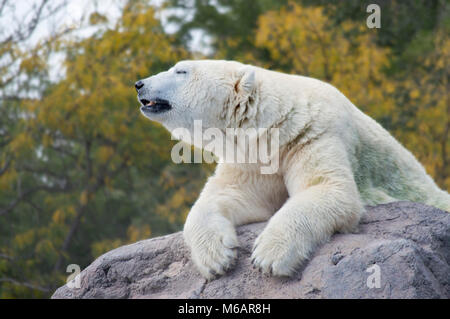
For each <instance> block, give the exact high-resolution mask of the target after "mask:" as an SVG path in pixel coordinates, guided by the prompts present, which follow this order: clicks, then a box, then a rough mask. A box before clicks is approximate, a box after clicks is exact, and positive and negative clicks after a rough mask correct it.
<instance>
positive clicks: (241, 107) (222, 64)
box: [135, 60, 257, 132]
mask: <svg viewBox="0 0 450 319" xmlns="http://www.w3.org/2000/svg"><path fill="white" fill-rule="evenodd" d="M255 69H256V68H255V67H253V66H249V65H244V64H241V63H239V62H235V61H218V60H199V61H181V62H178V63H177V64H176V65H175V66H173V67H172V68H171V69H169V70H168V71H165V72H161V73H159V74H156V75H153V76H151V77H148V78H146V79H143V80H140V81H138V82H136V84H135V87H136V90H137V92H138V100H139V102H140V103H141V112H142V114H143V115H144V116H145V117H147V118H149V119H151V120H153V121H157V122H160V123H161V124H163V125H164V126H165V127H166V128H167V129H168V130H169V131H170V132H172V131H173V130H175V129H177V128H185V129H187V130H189V131H190V132H192V131H193V125H194V121H195V120H201V121H202V126H203V128H204V129H207V128H218V129H220V130H224V129H225V128H228V127H233V128H237V127H242V128H247V127H252V126H254V123H252V121H253V119H254V117H255V113H256V110H255V107H252V106H254V104H255V103H256V91H257V85H256V83H257V81H256V79H255Z"/></svg>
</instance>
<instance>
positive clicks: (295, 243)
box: [140, 61, 450, 278]
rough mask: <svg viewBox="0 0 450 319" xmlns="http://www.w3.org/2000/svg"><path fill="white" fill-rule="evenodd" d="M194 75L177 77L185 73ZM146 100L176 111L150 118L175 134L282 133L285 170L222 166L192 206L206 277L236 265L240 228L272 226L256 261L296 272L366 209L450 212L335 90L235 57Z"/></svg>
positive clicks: (160, 82) (202, 65) (276, 270)
mask: <svg viewBox="0 0 450 319" xmlns="http://www.w3.org/2000/svg"><path fill="white" fill-rule="evenodd" d="M180 69H181V70H183V71H186V72H187V73H186V74H177V73H176V72H175V71H176V70H180ZM143 82H144V83H145V88H144V89H143V91H142V93H140V96H141V98H142V97H146V98H148V99H150V98H155V97H161V98H165V99H167V100H169V101H170V102H171V104H172V106H173V109H172V110H170V111H168V112H166V113H162V114H155V115H149V114H145V115H146V116H147V117H149V118H151V119H152V120H156V121H159V122H161V123H162V124H163V125H164V126H165V127H166V128H167V129H169V130H170V131H172V130H173V129H175V128H178V127H185V128H187V129H189V130H192V125H193V120H196V119H201V120H203V125H204V127H205V128H208V127H216V128H219V129H222V130H224V129H225V128H227V127H242V128H279V129H280V143H281V148H280V153H279V156H280V157H279V160H280V168H279V170H278V172H277V173H276V174H273V175H262V174H261V173H260V171H259V166H260V165H259V164H219V165H218V166H217V169H216V172H215V174H214V176H212V177H211V178H210V179H209V180H208V182H207V184H206V185H205V188H204V189H203V191H202V192H201V194H200V197H199V198H198V200H197V202H196V203H195V205H194V206H193V207H192V209H191V211H190V213H189V216H188V218H187V220H186V223H185V226H184V237H185V240H186V243H187V244H188V246H189V247H190V249H191V252H192V259H193V261H194V263H195V264H196V265H197V267H198V269H199V271H200V272H201V274H202V275H203V276H205V277H206V278H213V277H214V276H215V275H216V274H223V273H224V272H225V271H226V270H227V269H228V268H230V267H231V266H232V265H233V262H234V260H235V258H236V251H235V248H236V247H237V246H238V245H239V243H238V240H237V236H236V233H235V229H234V227H235V226H237V225H242V224H246V223H251V222H257V221H265V220H269V222H268V224H267V226H266V228H265V229H264V231H263V232H262V233H261V234H260V235H259V236H258V238H257V240H256V242H255V245H254V250H253V254H252V259H253V262H254V264H255V265H256V266H258V267H259V268H260V269H262V270H263V271H264V272H266V273H269V272H271V273H273V274H274V275H280V276H283V275H287V276H289V275H292V274H293V273H294V272H295V270H296V269H297V268H298V266H299V265H300V264H301V263H302V262H304V261H305V260H306V259H307V258H308V257H309V256H310V254H311V252H312V251H313V250H314V248H315V247H317V246H318V245H320V244H321V243H323V242H324V241H326V240H328V239H329V238H330V236H331V235H332V234H333V233H335V232H337V231H342V232H348V231H352V230H355V229H356V226H357V225H358V222H359V220H360V218H361V215H362V214H363V213H364V205H375V204H379V203H386V202H391V201H395V200H410V201H417V202H423V203H426V204H430V205H434V206H436V207H439V208H441V209H444V210H450V196H449V194H448V193H447V192H445V191H443V190H441V189H439V188H438V187H437V186H436V184H435V183H434V181H433V180H432V179H431V177H430V176H429V175H427V174H426V172H425V170H424V168H423V167H422V165H421V164H420V163H419V162H418V161H417V160H416V159H415V158H414V156H413V155H412V154H411V153H410V152H409V151H408V150H406V149H405V148H404V147H402V146H401V145H400V144H399V143H398V142H397V141H396V140H395V139H394V138H393V137H392V136H391V135H390V134H389V133H388V132H387V131H386V130H384V129H383V128H382V127H381V126H380V125H379V124H378V123H376V122H375V121H374V120H373V119H371V118H370V117H368V116H367V115H365V114H363V113H362V112H361V111H360V110H359V109H357V108H356V107H355V106H354V105H353V104H352V103H351V102H350V101H349V100H348V99H347V98H346V97H345V96H344V95H343V94H341V93H340V92H339V91H338V90H337V89H336V88H334V87H333V86H331V85H329V84H327V83H324V82H321V81H319V80H316V79H312V78H307V77H303V76H296V75H287V74H283V73H278V72H273V71H269V70H265V69H262V68H257V67H254V66H249V65H243V64H240V63H238V62H232V61H182V62H179V63H178V64H177V65H176V66H175V67H174V68H172V69H170V70H169V71H167V72H163V73H160V74H158V75H155V76H153V77H150V78H147V79H145V80H143Z"/></svg>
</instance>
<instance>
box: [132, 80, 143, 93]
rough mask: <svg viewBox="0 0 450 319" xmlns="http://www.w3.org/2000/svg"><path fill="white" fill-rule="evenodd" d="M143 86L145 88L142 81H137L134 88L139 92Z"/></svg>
mask: <svg viewBox="0 0 450 319" xmlns="http://www.w3.org/2000/svg"><path fill="white" fill-rule="evenodd" d="M143 86H144V83H143V82H142V81H137V82H136V83H134V87H135V88H136V91H138V90H139V89H140V88H141V87H143Z"/></svg>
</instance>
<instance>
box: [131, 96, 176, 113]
mask: <svg viewBox="0 0 450 319" xmlns="http://www.w3.org/2000/svg"><path fill="white" fill-rule="evenodd" d="M139 101H140V102H141V103H142V106H141V110H142V111H143V112H144V113H162V112H167V111H169V110H170V109H171V108H172V105H170V103H169V101H167V100H164V99H154V100H146V99H139Z"/></svg>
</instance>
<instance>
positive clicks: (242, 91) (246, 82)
mask: <svg viewBox="0 0 450 319" xmlns="http://www.w3.org/2000/svg"><path fill="white" fill-rule="evenodd" d="M255 86H256V79H255V70H254V69H253V68H252V67H248V66H246V67H243V68H242V69H240V70H239V71H238V73H237V80H236V82H235V84H234V90H235V91H236V93H237V95H241V96H244V97H248V96H250V95H251V94H252V91H253V89H254V88H255Z"/></svg>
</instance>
